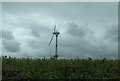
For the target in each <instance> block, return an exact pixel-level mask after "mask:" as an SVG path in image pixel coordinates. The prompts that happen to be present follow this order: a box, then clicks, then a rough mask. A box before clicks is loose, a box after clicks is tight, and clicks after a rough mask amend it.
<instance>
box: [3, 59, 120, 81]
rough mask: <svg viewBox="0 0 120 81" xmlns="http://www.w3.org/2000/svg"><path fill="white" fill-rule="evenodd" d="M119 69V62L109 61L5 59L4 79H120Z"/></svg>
mask: <svg viewBox="0 0 120 81" xmlns="http://www.w3.org/2000/svg"><path fill="white" fill-rule="evenodd" d="M118 68H119V62H118V60H107V59H102V60H93V59H69V60H68V59H29V58H22V59H18V58H3V59H2V79H3V80H6V79H9V80H11V81H13V80H14V79H18V80H22V79H25V80H26V81H27V80H28V81H29V80H33V79H59V80H60V79H119V77H120V75H119V73H120V70H119V69H118ZM113 81H114V80H113Z"/></svg>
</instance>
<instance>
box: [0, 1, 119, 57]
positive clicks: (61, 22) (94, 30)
mask: <svg viewBox="0 0 120 81" xmlns="http://www.w3.org/2000/svg"><path fill="white" fill-rule="evenodd" d="M2 14H3V15H2V17H3V20H2V24H3V27H2V45H3V46H2V53H3V55H8V56H13V57H51V56H53V55H54V54H55V53H54V51H55V37H54V39H53V41H52V43H51V46H50V47H48V43H49V41H50V39H51V36H52V32H53V28H54V25H55V23H54V22H55V21H56V24H57V29H56V30H57V31H59V32H60V35H59V37H58V48H59V49H58V54H59V56H60V57H66V58H73V57H74V58H76V57H79V58H87V57H92V58H118V4H117V2H114V3H113V2H101V3H100V2H94V3H92V2H86V3H84V2H77V3H73V2H71V3H65V2H63V3H62V2H61V3H59V2H56V3H55V2H51V3H47V2H46V3H43V2H36V3H35V2H31V3H30V2H21V3H20V2H16V3H15V2H14V3H12V2H4V3H3V4H2ZM0 39H1V38H0Z"/></svg>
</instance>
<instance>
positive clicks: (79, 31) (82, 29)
mask: <svg viewBox="0 0 120 81" xmlns="http://www.w3.org/2000/svg"><path fill="white" fill-rule="evenodd" d="M87 25H88V24H85V25H84V26H79V25H77V24H76V23H74V22H72V23H68V30H67V33H69V34H71V35H73V36H79V37H82V36H84V35H85V34H86V32H87V29H86V26H87Z"/></svg>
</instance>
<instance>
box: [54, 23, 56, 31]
mask: <svg viewBox="0 0 120 81" xmlns="http://www.w3.org/2000/svg"><path fill="white" fill-rule="evenodd" d="M55 29H56V23H55V26H54V32H55Z"/></svg>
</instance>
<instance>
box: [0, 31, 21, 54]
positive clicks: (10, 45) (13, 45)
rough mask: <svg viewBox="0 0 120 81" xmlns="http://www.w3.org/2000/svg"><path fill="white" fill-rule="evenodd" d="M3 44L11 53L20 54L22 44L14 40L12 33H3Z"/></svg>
mask: <svg viewBox="0 0 120 81" xmlns="http://www.w3.org/2000/svg"><path fill="white" fill-rule="evenodd" d="M2 37H3V39H2V44H3V47H4V49H5V50H7V51H10V52H19V51H20V43H19V42H18V41H17V40H16V39H15V38H14V36H13V34H12V32H11V31H6V30H3V31H2Z"/></svg>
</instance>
